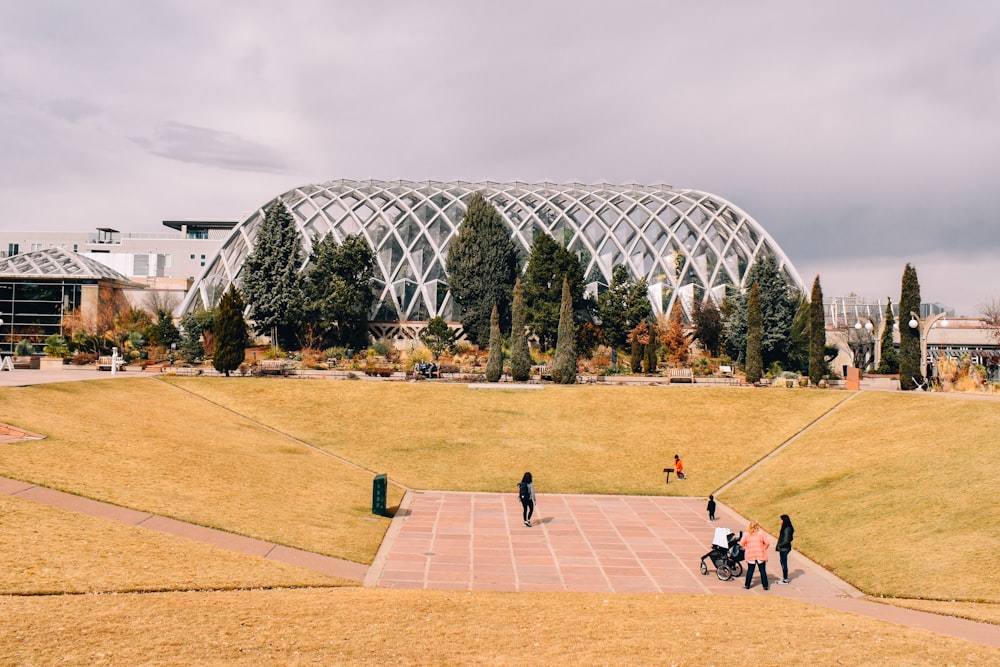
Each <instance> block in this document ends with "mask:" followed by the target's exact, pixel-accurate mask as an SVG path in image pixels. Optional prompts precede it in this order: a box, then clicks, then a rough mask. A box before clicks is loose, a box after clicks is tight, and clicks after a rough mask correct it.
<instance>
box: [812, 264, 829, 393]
mask: <svg viewBox="0 0 1000 667" xmlns="http://www.w3.org/2000/svg"><path fill="white" fill-rule="evenodd" d="M825 351H826V315H825V314H824V313H823V288H822V287H821V286H820V283H819V276H818V275H817V276H816V279H815V280H813V288H812V295H811V296H810V298H809V382H811V383H812V384H813V385H818V384H819V381H820V380H822V379H823V376H824V375H826V373H827V368H826V356H825Z"/></svg>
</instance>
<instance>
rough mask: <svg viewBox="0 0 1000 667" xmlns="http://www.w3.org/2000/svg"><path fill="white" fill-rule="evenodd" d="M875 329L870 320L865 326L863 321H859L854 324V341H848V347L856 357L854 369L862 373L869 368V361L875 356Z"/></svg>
mask: <svg viewBox="0 0 1000 667" xmlns="http://www.w3.org/2000/svg"><path fill="white" fill-rule="evenodd" d="M874 329H875V325H874V324H872V321H871V320H870V319H869V320H868V321H867V322H865V323H864V324H861V320H857V321H856V322H855V323H854V334H853V338H854V340H849V341H848V345H849V346H850V348H851V352H852V354H853V356H854V367H855V368H857V369H858V370H859V371H862V372H863V371H864V370H865V369H866V368H867V367H868V364H869V359H871V358H873V356H874V355H873V354H872V352H873V351H874V339H873V338H872V331H873V330H874Z"/></svg>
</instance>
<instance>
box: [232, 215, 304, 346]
mask: <svg viewBox="0 0 1000 667" xmlns="http://www.w3.org/2000/svg"><path fill="white" fill-rule="evenodd" d="M302 260H303V252H302V241H301V240H300V239H299V232H298V229H297V228H296V226H295V220H294V219H293V218H292V214H291V213H289V212H288V209H287V208H285V204H284V202H283V201H281V199H280V198H278V199H276V200H275V201H274V203H272V204H271V205H270V206H269V207H268V208H267V211H266V213H265V215H264V221H263V222H262V223H261V225H260V229H259V230H258V231H257V239H256V241H255V242H254V246H253V250H251V251H250V254H249V255H248V256H247V258H246V261H245V262H244V263H243V268H242V270H241V283H242V287H243V297H244V300H245V301H246V303H247V304H248V305H249V306H250V318H251V319H252V320H253V323H254V327H255V329H256V331H257V332H258V333H261V334H267V335H270V336H271V337H272V339H274V338H275V337H277V340H272V343H273V344H275V345H278V344H284V345H288V344H289V343H291V342H292V339H293V335H294V333H295V329H296V322H295V319H296V315H295V314H296V304H298V303H300V301H301V299H302V295H301V281H300V278H299V269H301V268H302Z"/></svg>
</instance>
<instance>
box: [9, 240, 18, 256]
mask: <svg viewBox="0 0 1000 667" xmlns="http://www.w3.org/2000/svg"><path fill="white" fill-rule="evenodd" d="M16 254H17V244H16V243H8V244H7V256H8V257H13V256H14V255H16Z"/></svg>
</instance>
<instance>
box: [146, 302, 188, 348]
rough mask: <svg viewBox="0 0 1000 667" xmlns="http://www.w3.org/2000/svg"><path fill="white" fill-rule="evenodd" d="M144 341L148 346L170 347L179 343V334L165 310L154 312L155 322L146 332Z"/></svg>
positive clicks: (159, 309)
mask: <svg viewBox="0 0 1000 667" xmlns="http://www.w3.org/2000/svg"><path fill="white" fill-rule="evenodd" d="M146 339H147V340H149V344H150V345H159V346H161V347H170V346H171V345H176V344H177V343H179V342H181V332H180V331H178V330H177V326H176V325H175V324H174V318H173V317H172V316H171V315H170V313H168V312H167V311H166V310H163V309H162V308H158V309H157V310H156V322H154V323H153V324H152V325H150V327H149V329H147V330H146Z"/></svg>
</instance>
